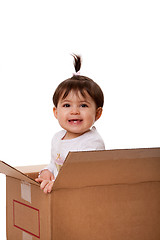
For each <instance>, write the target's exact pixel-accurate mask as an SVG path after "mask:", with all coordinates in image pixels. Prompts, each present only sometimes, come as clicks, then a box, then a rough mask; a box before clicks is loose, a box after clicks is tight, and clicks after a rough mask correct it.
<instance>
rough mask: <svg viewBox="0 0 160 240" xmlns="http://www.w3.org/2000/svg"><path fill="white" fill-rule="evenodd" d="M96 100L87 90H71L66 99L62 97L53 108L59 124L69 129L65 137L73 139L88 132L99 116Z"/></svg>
mask: <svg viewBox="0 0 160 240" xmlns="http://www.w3.org/2000/svg"><path fill="white" fill-rule="evenodd" d="M99 111H102V109H98V110H97V109H96V104H95V102H94V100H93V99H92V98H91V97H90V96H89V94H88V93H87V92H85V97H83V96H82V95H81V93H80V92H75V91H71V92H70V93H69V94H68V96H67V97H66V98H65V99H62V98H60V100H59V102H58V105H57V108H54V109H53V112H54V115H55V117H56V118H57V119H58V121H59V124H60V125H61V127H62V128H63V129H65V130H66V131H67V133H66V135H65V137H64V139H72V138H75V137H78V136H80V135H82V134H83V133H85V132H87V131H88V130H89V129H90V128H91V126H92V125H93V124H94V122H95V121H96V120H97V119H98V118H99Z"/></svg>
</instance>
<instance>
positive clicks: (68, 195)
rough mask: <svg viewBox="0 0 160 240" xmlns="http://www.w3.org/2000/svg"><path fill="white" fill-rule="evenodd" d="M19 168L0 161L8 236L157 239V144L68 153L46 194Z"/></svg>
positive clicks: (159, 202)
mask: <svg viewBox="0 0 160 240" xmlns="http://www.w3.org/2000/svg"><path fill="white" fill-rule="evenodd" d="M18 169H19V170H22V169H20V168H18ZM19 170H17V169H15V168H13V167H11V166H9V165H7V164H6V163H4V162H0V172H2V173H4V174H6V175H7V239H8V240H15V239H16V240H36V239H41V240H82V239H83V240H84V239H85V240H131V239H132V240H159V239H160V148H151V149H130V150H110V151H95V152H72V153H69V155H68V156H67V159H66V161H65V163H64V165H63V167H62V168H61V170H60V172H59V175H58V177H57V179H56V181H55V183H54V187H53V191H52V193H51V194H44V193H43V192H42V191H41V190H40V188H39V184H38V183H36V182H35V181H34V180H33V179H32V178H31V175H32V174H33V172H36V171H37V170H36V167H34V169H30V170H29V171H28V169H26V168H25V169H23V173H22V172H21V171H19ZM25 173H26V174H25ZM27 175H28V176H27ZM32 176H33V175H32ZM34 176H36V174H35V175H34Z"/></svg>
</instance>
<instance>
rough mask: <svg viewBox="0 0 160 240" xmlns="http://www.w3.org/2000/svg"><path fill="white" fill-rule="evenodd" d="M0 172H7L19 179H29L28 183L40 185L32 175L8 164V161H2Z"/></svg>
mask: <svg viewBox="0 0 160 240" xmlns="http://www.w3.org/2000/svg"><path fill="white" fill-rule="evenodd" d="M0 173H3V174H5V175H6V176H9V177H13V178H17V179H20V180H22V181H27V182H28V183H32V184H35V185H38V186H39V183H37V182H36V181H34V180H33V179H31V178H30V177H28V176H27V175H25V174H24V173H22V172H20V171H19V170H17V169H16V168H14V167H12V166H10V165H8V164H7V163H5V162H3V161H0Z"/></svg>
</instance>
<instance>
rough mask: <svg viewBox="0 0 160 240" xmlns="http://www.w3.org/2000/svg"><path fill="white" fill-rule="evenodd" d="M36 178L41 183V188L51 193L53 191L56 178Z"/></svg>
mask: <svg viewBox="0 0 160 240" xmlns="http://www.w3.org/2000/svg"><path fill="white" fill-rule="evenodd" d="M35 180H36V181H37V182H39V183H40V184H41V185H40V188H41V189H42V190H43V192H44V193H50V192H51V191H52V187H53V183H54V180H52V181H50V180H44V179H43V178H36V179H35Z"/></svg>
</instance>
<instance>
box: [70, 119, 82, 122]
mask: <svg viewBox="0 0 160 240" xmlns="http://www.w3.org/2000/svg"><path fill="white" fill-rule="evenodd" d="M68 122H70V123H80V122H82V120H81V119H70V120H68Z"/></svg>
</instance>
